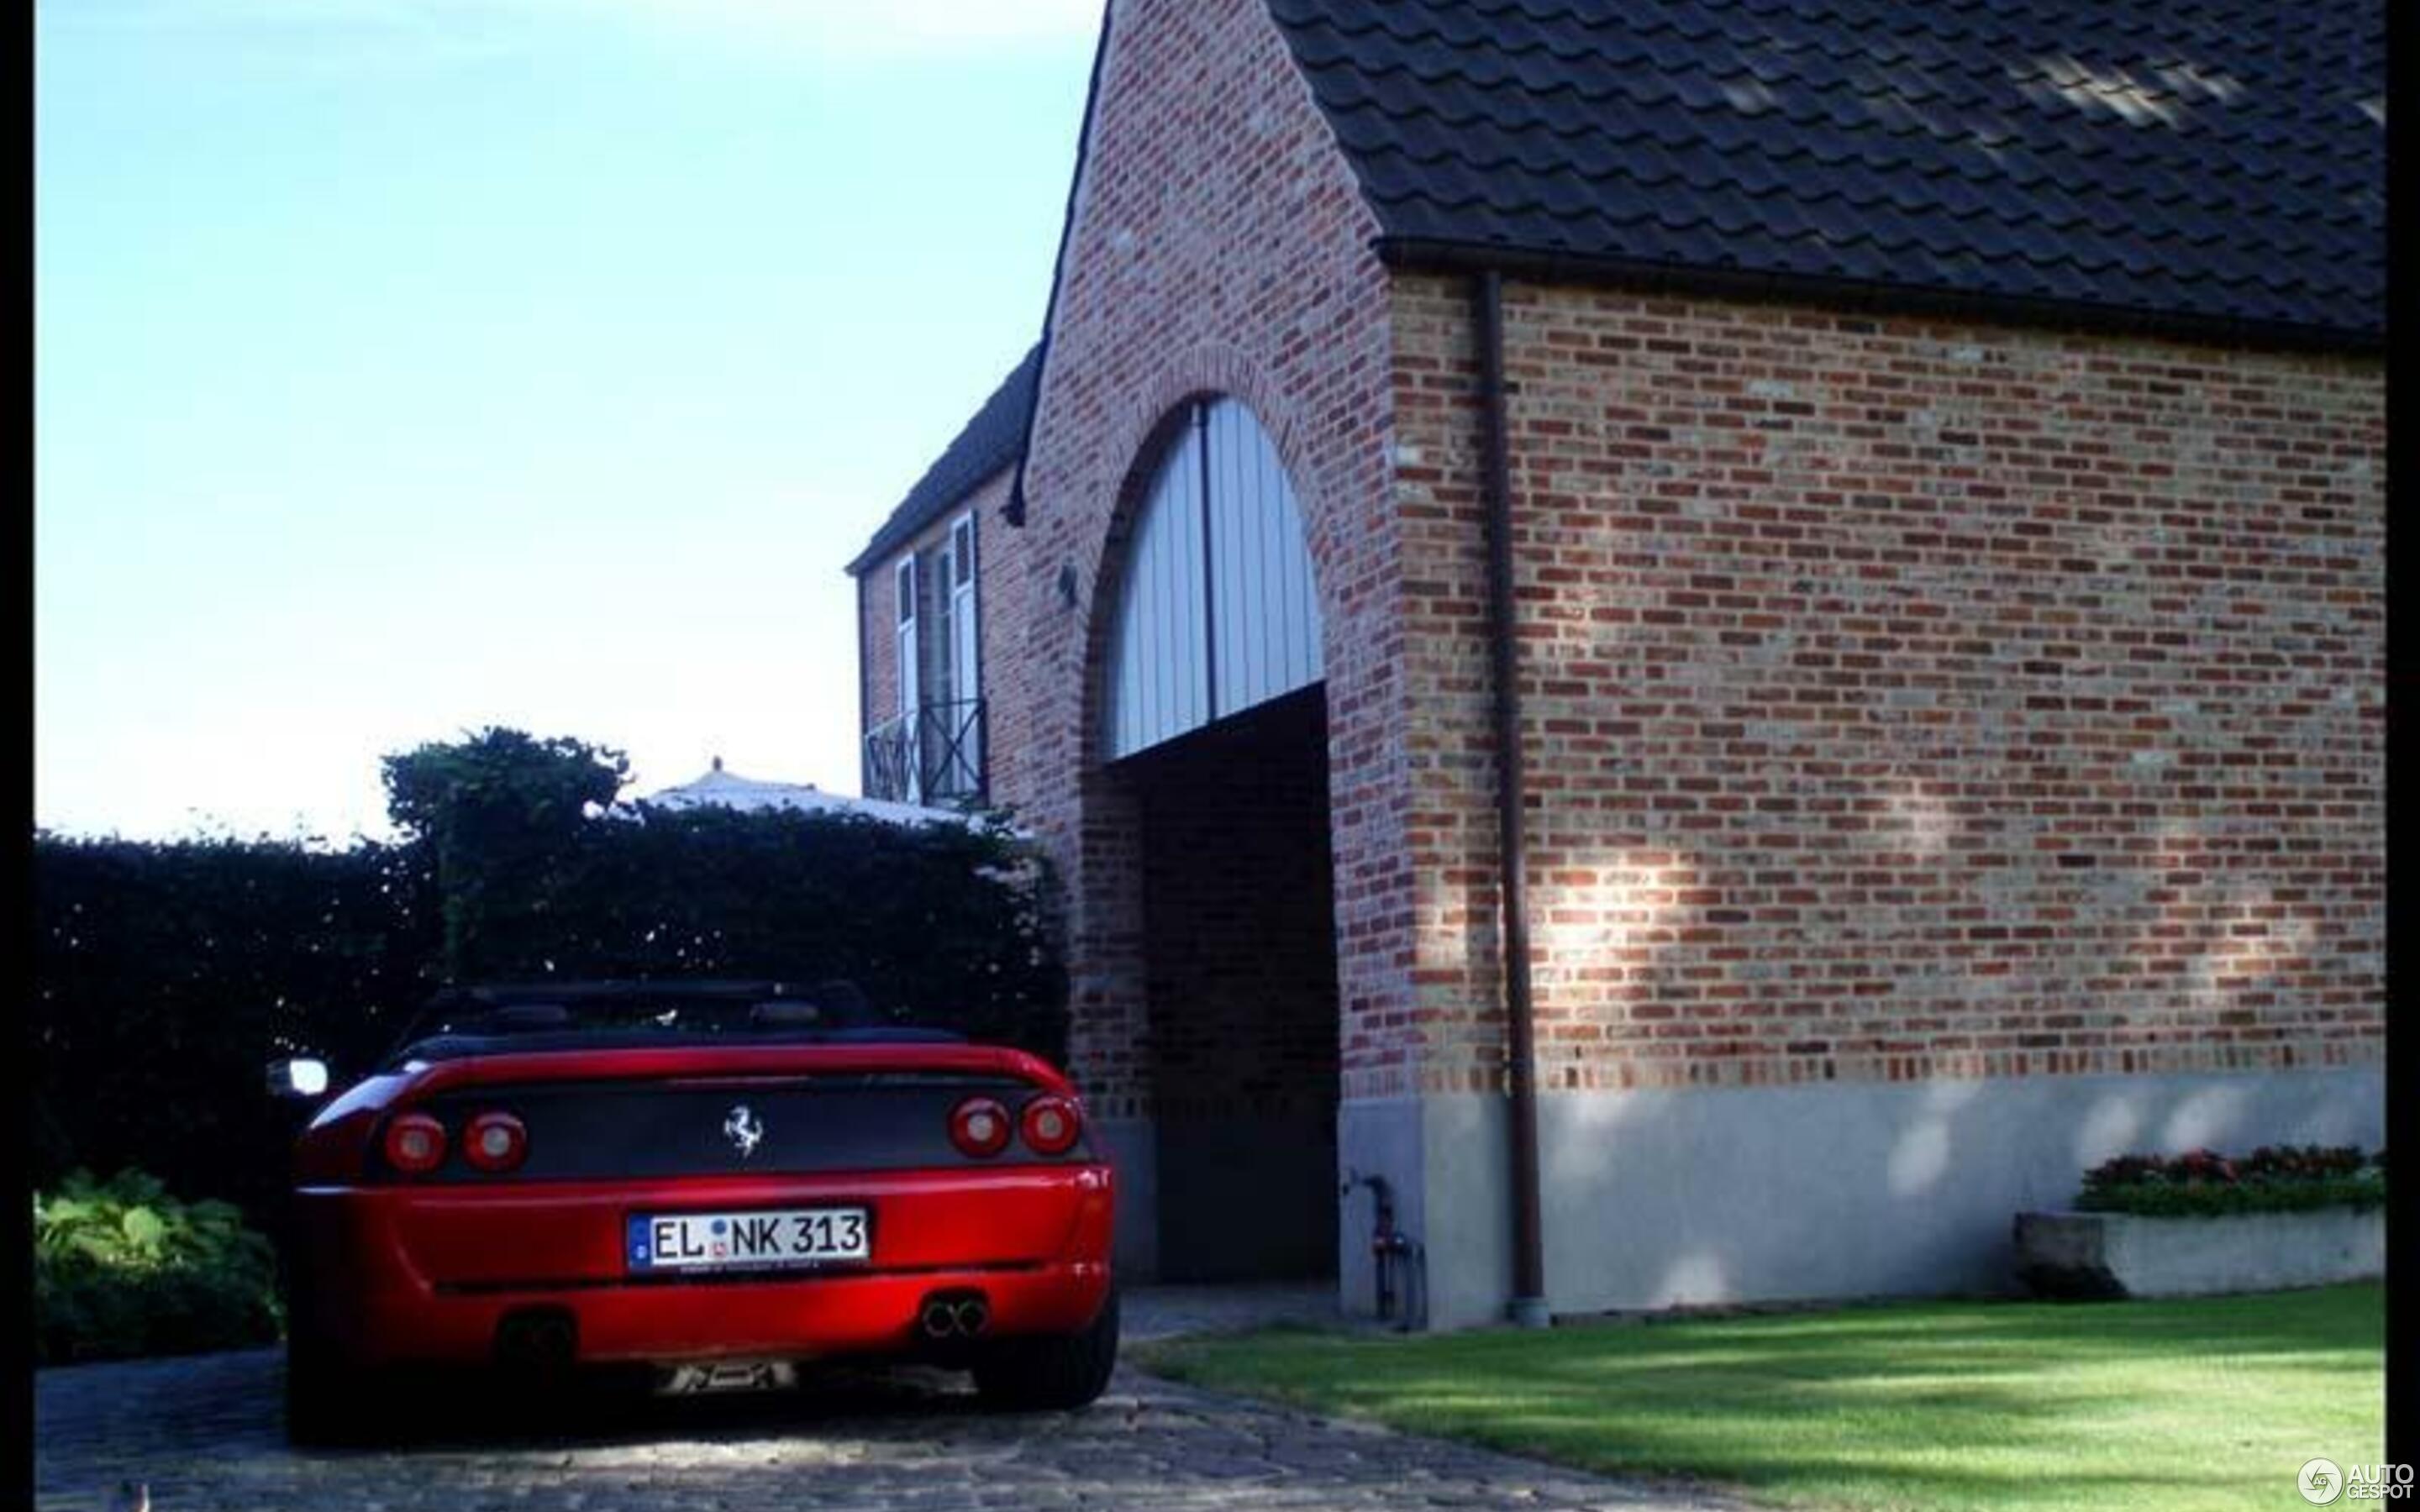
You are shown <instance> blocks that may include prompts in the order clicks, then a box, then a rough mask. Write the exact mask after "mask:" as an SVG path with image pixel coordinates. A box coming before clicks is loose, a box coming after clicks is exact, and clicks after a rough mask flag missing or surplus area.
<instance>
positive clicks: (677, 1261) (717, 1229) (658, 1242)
mask: <svg viewBox="0 0 2420 1512" xmlns="http://www.w3.org/2000/svg"><path fill="white" fill-rule="evenodd" d="M623 1248H624V1250H625V1252H626V1253H627V1254H628V1257H629V1261H630V1270H631V1272H632V1273H634V1274H636V1273H645V1272H663V1271H756V1270H763V1269H766V1268H768V1267H779V1266H790V1265H820V1264H822V1263H824V1262H825V1261H828V1260H861V1259H864V1258H865V1257H867V1256H868V1255H869V1254H871V1253H872V1248H871V1246H870V1245H869V1244H868V1243H867V1233H866V1221H865V1210H864V1209H863V1208H785V1209H781V1210H779V1211H758V1212H658V1213H640V1212H634V1213H632V1214H631V1215H630V1221H629V1227H628V1242H627V1243H625V1245H624V1246H623Z"/></svg>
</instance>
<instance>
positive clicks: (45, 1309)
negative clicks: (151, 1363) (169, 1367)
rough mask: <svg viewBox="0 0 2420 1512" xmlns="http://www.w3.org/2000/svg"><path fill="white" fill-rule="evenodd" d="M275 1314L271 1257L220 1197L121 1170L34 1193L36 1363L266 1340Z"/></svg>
mask: <svg viewBox="0 0 2420 1512" xmlns="http://www.w3.org/2000/svg"><path fill="white" fill-rule="evenodd" d="M279 1322H280V1319H279V1315H278V1304H277V1288H276V1257H275V1256H274V1255H273V1254H272V1253H271V1248H270V1243H269V1241H268V1240H266V1239H264V1238H262V1237H261V1236H260V1235H259V1234H257V1233H256V1232H254V1231H253V1230H252V1229H250V1228H247V1227H244V1224H243V1216H242V1214H241V1213H240V1212H239V1211H236V1209H235V1208H234V1207H232V1206H230V1205H229V1204H227V1203H225V1202H195V1203H190V1204H189V1203H182V1202H178V1201H177V1200H176V1199H175V1198H174V1197H171V1196H168V1193H167V1189H166V1188H165V1187H163V1186H162V1185H161V1184H160V1182H159V1181H158V1180H155V1179H154V1178H152V1177H149V1176H147V1175H145V1174H143V1173H142V1172H140V1171H132V1170H129V1171H121V1172H119V1173H118V1174H117V1175H116V1177H115V1178H114V1179H112V1180H109V1181H107V1182H105V1183H103V1182H96V1181H95V1180H93V1179H92V1178H91V1176H90V1175H88V1174H87V1173H85V1172H84V1171H75V1172H71V1173H70V1175H69V1176H68V1177H67V1179H66V1180H63V1181H62V1182H61V1183H60V1184H59V1187H58V1189H57V1190H56V1191H55V1192H53V1193H51V1194H49V1195H47V1196H46V1195H44V1194H42V1193H39V1192H38V1193H36V1194H35V1195H34V1358H35V1360H36V1362H37V1363H39V1364H44V1365H56V1364H62V1363H65V1362H69V1361H76V1360H108V1359H117V1358H122V1357H124V1356H128V1355H137V1354H178V1353H184V1352H187V1351H190V1350H224V1349H235V1348H240V1347H242V1346H245V1345H253V1344H268V1343H271V1342H273V1341H274V1340H275V1339H276V1338H277V1335H278V1327H279Z"/></svg>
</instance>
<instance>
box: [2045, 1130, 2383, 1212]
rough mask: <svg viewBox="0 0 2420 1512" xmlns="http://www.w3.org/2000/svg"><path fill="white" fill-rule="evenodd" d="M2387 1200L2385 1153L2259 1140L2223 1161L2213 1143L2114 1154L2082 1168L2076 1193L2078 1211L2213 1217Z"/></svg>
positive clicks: (2366, 1205) (2362, 1205)
mask: <svg viewBox="0 0 2420 1512" xmlns="http://www.w3.org/2000/svg"><path fill="white" fill-rule="evenodd" d="M2385 1201H2386V1152H2385V1151H2384V1150H2380V1151H2379V1152H2378V1153H2376V1154H2375V1155H2365V1154H2363V1153H2362V1151H2361V1150H2360V1149H2358V1148H2356V1147H2354V1146H2351V1145H2342V1146H2335V1147H2323V1146H2319V1145H2286V1146H2269V1145H2263V1146H2262V1147H2260V1148H2259V1149H2256V1150H2254V1151H2253V1152H2252V1153H2251V1154H2249V1155H2245V1156H2242V1157H2240V1158H2237V1159H2229V1158H2227V1157H2226V1156H2225V1155H2221V1154H2220V1153H2218V1151H2216V1150H2214V1149H2193V1150H2187V1151H2186V1152H2185V1153H2183V1154H2181V1155H2173V1156H2171V1155H2120V1156H2118V1158H2117V1159H2115V1160H2110V1161H2104V1162H2102V1164H2101V1165H2096V1166H2094V1167H2093V1168H2092V1169H2091V1170H2090V1171H2087V1172H2086V1173H2085V1178H2084V1190H2083V1191H2082V1192H2081V1193H2079V1194H2078V1195H2077V1196H2076V1199H2075V1206H2076V1208H2077V1209H2078V1210H2079V1211H2085V1212H2131V1213H2138V1214H2142V1215H2144V1216H2147V1217H2216V1216H2220V1215H2223V1214H2230V1213H2242V1212H2304V1211H2309V1210H2311V1209H2314V1208H2375V1207H2379V1206H2381V1204H2383V1203H2384V1202H2385Z"/></svg>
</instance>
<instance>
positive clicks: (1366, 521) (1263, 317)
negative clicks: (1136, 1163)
mask: <svg viewBox="0 0 2420 1512" xmlns="http://www.w3.org/2000/svg"><path fill="white" fill-rule="evenodd" d="M1375 229H1376V228H1375V224H1374V223H1373V221H1372V220H1371V218H1370V215H1369V212H1368V210H1367V208H1366V207H1365V206H1364V205H1363V204H1362V202H1361V199H1360V197H1359V192H1358V190H1357V187H1356V185H1355V184H1354V182H1353V180H1352V178H1351V176H1350V174H1349V172H1348V170H1347V169H1346V168H1345V167H1344V165H1343V163H1342V160H1341V158H1339V157H1338V156H1337V154H1336V152H1335V150H1334V146H1333V139H1332V137H1331V136H1330V134H1329V131H1328V129H1327V126H1326V121H1325V120H1324V119H1323V118H1322V117H1321V116H1319V114H1318V110H1317V107H1316V106H1315V105H1314V104H1313V102H1312V101H1311V97H1310V94H1309V91H1308V88H1307V86H1306V85H1305V84H1304V83H1303V81H1302V79H1301V77H1300V75H1299V74H1298V73H1297V72H1295V69H1294V67H1293V64H1292V60H1291V58H1290V57H1289V56H1288V54H1287V53H1286V51H1285V45H1284V42H1283V40H1282V39H1280V37H1279V36H1278V34H1277V31H1276V29H1275V27H1274V25H1273V24H1272V23H1271V22H1270V20H1269V18H1268V15H1267V12H1266V10H1265V9H1264V7H1263V6H1262V5H1261V4H1260V3H1259V0H1122V3H1120V4H1119V5H1118V7H1117V8H1116V14H1115V20H1114V23H1113V28H1112V41H1111V46H1110V50H1109V55H1108V57H1107V59H1106V60H1105V66H1104V69H1103V74H1102V80H1101V89H1100V95H1099V98H1098V100H1097V101H1096V106H1095V112H1094V122H1093V130H1092V139H1091V143H1090V168H1089V170H1088V176H1087V178H1086V181H1085V182H1084V184H1083V185H1082V191H1081V193H1080V195H1079V197H1078V204H1077V207H1076V215H1075V220H1074V224H1073V226H1072V230H1071V236H1070V240H1069V244H1068V246H1067V249H1066V252H1065V264H1064V270H1063V284H1062V286H1061V288H1060V291H1059V302H1058V310H1057V315H1056V319H1055V324H1054V328H1053V331H1052V336H1051V340H1052V347H1051V350H1050V354H1049V357H1048V359H1047V363H1046V364H1045V367H1044V372H1043V380H1042V391H1041V393H1040V397H1039V409H1038V413H1037V420H1036V434H1035V440H1034V451H1033V455H1032V463H1031V466H1030V471H1029V476H1028V480H1027V486H1028V492H1029V499H1030V501H1031V505H1032V509H1031V514H1030V516H1029V524H1028V526H1027V529H1026V532H1025V533H1026V534H1027V535H1028V536H1029V537H1031V556H1030V557H1029V559H1028V576H1027V582H1028V594H1027V611H1026V612H1027V616H1028V618H1027V620H1026V622H1025V628H1024V632H1023V638H1022V640H1021V641H1020V653H1019V654H1020V655H1021V656H1023V658H1024V659H1025V664H1026V666H1027V667H1028V668H1029V670H1030V672H1031V676H1032V683H1031V685H1030V693H1031V698H1032V703H1031V707H1032V725H1031V726H1030V730H1029V736H1030V738H1029V741H1028V744H1027V749H1028V751H1029V752H1030V755H1031V760H1032V765H1031V766H1030V767H1029V769H1028V773H1029V775H1028V777H1027V779H1024V781H1025V791H1026V792H1027V793H1029V794H1030V795H1032V806H1031V809H1030V810H1029V814H1030V818H1031V819H1032V822H1033V825H1034V827H1035V828H1036V829H1037V831H1038V832H1040V833H1041V834H1043V835H1044V836H1045V837H1046V838H1047V840H1048V841H1049V842H1050V843H1051V844H1052V845H1053V847H1054V848H1055V850H1056V852H1057V854H1058V856H1059V857H1060V859H1061V861H1062V863H1063V871H1064V874H1065V877H1066V881H1067V884H1068V891H1069V898H1070V905H1071V906H1070V942H1071V957H1072V965H1073V968H1074V999H1075V1001H1074V1011H1075V1044H1074V1057H1075V1060H1076V1063H1077V1064H1076V1069H1077V1072H1078V1076H1079V1078H1080V1079H1081V1081H1082V1082H1083V1084H1084V1087H1085V1088H1086V1092H1087V1095H1088V1096H1089V1097H1090V1098H1091V1099H1092V1101H1093V1103H1094V1107H1095V1108H1096V1110H1097V1111H1099V1112H1101V1113H1102V1114H1105V1115H1107V1116H1109V1117H1129V1116H1135V1115H1139V1114H1145V1113H1148V1112H1149V1111H1150V1106H1151V1081H1152V1078H1151V1071H1150V1062H1149V1049H1148V1032H1147V1031H1148V1018H1149V1008H1148V994H1147V984H1146V982H1145V981H1144V980H1143V976H1142V950H1141V941H1142V920H1141V918H1140V897H1141V891H1142V887H1141V883H1142V876H1141V857H1140V850H1139V845H1138V838H1137V837H1138V835H1139V833H1140V812H1139V810H1138V809H1137V806H1136V800H1135V796H1134V795H1133V793H1132V792H1131V791H1127V790H1125V789H1124V788H1122V787H1121V785H1120V783H1119V782H1118V780H1117V779H1116V778H1115V776H1114V775H1113V774H1107V773H1104V772H1102V771H1101V770H1100V766H1099V763H1098V761H1097V759H1096V757H1095V755H1094V752H1095V750H1096V745H1095V740H1096V735H1097V731H1098V728H1099V717H1100V716H1099V668H1100V665H1101V660H1102V657H1101V644H1102V641H1103V640H1104V639H1105V636H1106V626H1107V623H1108V621H1109V617H1110V615H1109V605H1110V603H1111V599H1112V595H1113V594H1114V591H1115V580H1116V579H1115V575H1116V572H1117V570H1118V565H1119V562H1120V546H1121V544H1122V537H1123V534H1124V532H1125V530H1126V528H1127V527H1128V525H1129V523H1130V522H1131V520H1132V517H1133V513H1134V509H1135V506H1136V504H1137V503H1138V501H1139V498H1140V493H1141V491H1142V487H1143V486H1144V485H1145V484H1146V483H1147V481H1148V478H1149V472H1150V468H1151V465H1152V463H1153V462H1154V461H1155V460H1156V452H1155V444H1156V441H1157V440H1158V439H1159V437H1160V433H1161V430H1162V423H1163V421H1164V420H1165V419H1166V417H1167V416H1168V415H1169V414H1170V412H1171V410H1173V409H1175V408H1176V407H1177V406H1178V405H1179V404H1181V403H1182V402H1183V401H1185V400H1186V399H1187V398H1188V397H1191V396H1194V395H1196V394H1201V393H1232V394H1233V395H1235V396H1236V397H1238V398H1240V399H1242V400H1243V401H1244V402H1245V403H1246V404H1248V405H1249V406H1250V407H1251V408H1252V409H1253V410H1254V412H1255V413H1256V414H1257V415H1258V417H1259V418H1260V420H1261V423H1262V424H1263V425H1264V426H1265V427H1266V429H1267V430H1268V432H1269V434H1270V436H1271V438H1272V439H1273V440H1274V441H1275V442H1276V445H1277V448H1278V451H1279V455H1280V456H1281V457H1282V458H1283V460H1284V462H1285V464H1286V468H1287V471H1288V472H1289V474H1290V475H1291V477H1292V479H1293V482H1294V485H1295V491H1296V494H1297V496H1298V497H1299V499H1300V501H1301V503H1302V507H1303V513H1304V517H1305V527H1306V532H1307V534H1308V537H1309V546H1310V550H1311V561H1312V564H1313V569H1314V572H1315V574H1316V576H1317V579H1318V585H1319V593H1320V602H1321V609H1322V613H1323V616H1324V618H1325V620H1326V629H1327V660H1326V681H1327V694H1328V710H1329V726H1328V746H1329V751H1330V757H1331V773H1332V786H1331V816H1330V820H1329V825H1330V834H1331V839H1332V842H1333V845H1334V854H1335V855H1336V856H1337V857H1338V864H1337V879H1336V894H1337V904H1336V907H1337V919H1336V930H1337V933H1338V935H1339V937H1340V941H1341V959H1340V962H1339V977H1340V993H1341V995H1342V1016H1343V1022H1344V1029H1343V1036H1344V1042H1343V1059H1344V1066H1345V1072H1344V1077H1345V1082H1346V1084H1347V1087H1348V1089H1356V1088H1357V1089H1363V1090H1376V1089H1388V1088H1392V1089H1399V1090H1404V1089H1408V1088H1409V1087H1410V1085H1411V1077H1412V1072H1413V1068H1414V1065H1415V1061H1416V1057H1417V1054H1418V1046H1417V1034H1418V1026H1416V1025H1415V1024H1414V1022H1413V1021H1412V1018H1411V1011H1410V983H1409V974H1408V973H1409V966H1410V956H1409V942H1410V933H1409V929H1408V925H1409V922H1410V898H1411V880H1410V872H1409V870H1408V865H1407V861H1408V856H1407V855H1406V853H1405V851H1404V844H1403V830H1402V824H1403V815H1404V805H1405V802H1406V799H1407V789H1406V787H1405V785H1404V779H1405V776H1406V774H1405V771H1404V767H1403V765H1402V762H1401V758H1400V744H1401V730H1402V719H1403V706H1402V698H1401V686H1400V684H1399V682H1398V681H1397V670H1398V666H1399V661H1398V657H1399V654H1400V642H1399V640H1398V620H1397V616H1396V614H1395V611H1394V598H1393V595H1394V581H1395V579H1394V572H1393V566H1392V559H1393V552H1394V549H1395V532H1394V520H1393V517H1392V514H1391V512H1390V511H1389V510H1388V507H1387V500H1388V488H1387V476H1388V471H1387V470H1388V440H1389V432H1388V396H1389V389H1388V346H1387V337H1386V316H1387V295H1386V281H1385V275H1384V273H1383V271H1382V270H1380V268H1379V267H1378V265H1377V263H1376V261H1375V260H1374V258H1373V256H1372V255H1371V254H1370V252H1369V250H1368V245H1369V241H1370V239H1371V237H1372V236H1373V234H1374V232H1375ZM1063 568H1064V569H1066V570H1068V571H1069V572H1071V573H1072V574H1073V576H1074V579H1075V580H1076V583H1077V585H1078V594H1077V596H1078V605H1077V607H1075V608H1073V609H1066V608H1063V607H1062V606H1061V604H1060V602H1059V597H1058V593H1057V588H1056V580H1057V579H1058V576H1059V574H1060V573H1061V571H1062V569H1063Z"/></svg>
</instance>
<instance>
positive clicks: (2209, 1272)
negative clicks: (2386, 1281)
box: [2016, 1208, 2386, 1297]
mask: <svg viewBox="0 0 2420 1512" xmlns="http://www.w3.org/2000/svg"><path fill="white" fill-rule="evenodd" d="M2016 1250H2017V1271H2018V1273H2019V1274H2020V1275H2022V1276H2023V1277H2024V1281H2025V1284H2026V1285H2027V1286H2029V1287H2031V1288H2034V1289H2035V1290H2036V1291H2039V1292H2041V1293H2043V1294H2044V1295H2046V1296H2058V1297H2078V1296H2082V1297H2203V1296H2211V1295H2215V1294H2218V1293H2222V1292H2231V1291H2273V1290H2276V1289H2278V1288H2284V1287H2319V1286H2328V1285H2332V1284H2334V1283H2335V1282H2339V1281H2366V1280H2371V1279H2374V1278H2376V1277H2379V1276H2381V1275H2384V1274H2385V1273H2386V1214H2385V1213H2384V1212H2382V1211H2375V1210H2373V1211H2366V1212H2362V1211H2354V1210H2353V1209H2350V1208H2321V1209H2317V1210H2315V1211H2309V1212H2246V1213H2230V1214H2227V1215H2226V1216H2223V1217H2209V1218H2201V1217H2191V1218H2161V1217H2146V1216H2143V1215H2141V1214H2138V1213H2125V1212H2021V1213H2019V1214H2017V1218H2016Z"/></svg>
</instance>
